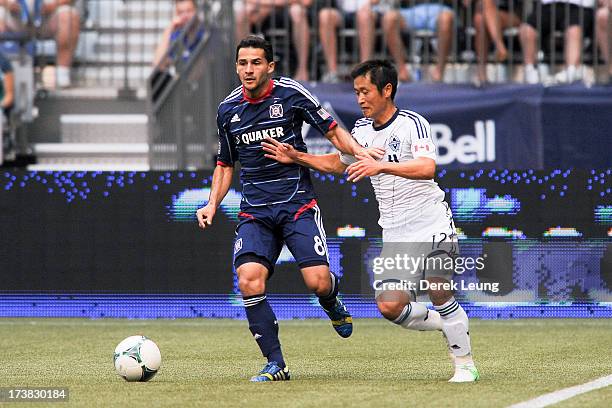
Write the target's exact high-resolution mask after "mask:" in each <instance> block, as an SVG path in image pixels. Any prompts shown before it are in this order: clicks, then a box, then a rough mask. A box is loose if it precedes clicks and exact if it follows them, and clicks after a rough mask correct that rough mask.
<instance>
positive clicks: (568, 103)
mask: <svg viewBox="0 0 612 408" xmlns="http://www.w3.org/2000/svg"><path fill="white" fill-rule="evenodd" d="M310 90H311V91H312V93H313V94H314V95H316V96H317V97H318V99H319V101H320V102H321V104H322V105H323V107H325V108H326V109H327V110H328V111H330V113H332V115H333V116H334V117H335V118H336V119H338V120H339V121H340V123H341V124H342V125H343V126H345V127H346V128H347V129H351V128H352V126H353V124H354V123H355V121H356V120H357V119H358V118H360V117H362V116H363V115H362V113H361V111H360V109H359V106H358V105H357V102H356V99H355V95H354V92H353V89H352V85H349V84H339V85H330V84H325V85H320V86H312V87H311V88H310ZM395 103H396V105H397V106H398V107H400V109H409V110H412V111H415V112H418V113H420V114H421V115H423V116H424V117H425V118H427V119H428V120H429V122H430V124H431V130H432V137H433V138H434V142H435V143H436V145H437V147H438V164H439V165H442V166H444V167H445V168H450V169H478V168H496V169H500V168H501V169H503V168H513V169H516V168H532V169H544V168H549V167H557V168H563V167H578V168H608V167H610V166H612V156H611V155H606V154H600V149H601V146H606V145H607V144H608V143H609V140H610V134H611V131H610V129H612V115H610V112H612V87H593V88H586V87H584V86H581V85H567V86H555V87H542V86H526V85H518V84H506V85H497V86H490V87H486V88H482V89H481V88H475V87H472V86H469V85H452V86H451V85H432V84H428V85H426V84H406V85H401V86H400V87H399V89H398V92H397V95H396V97H395ZM303 133H305V134H306V139H305V140H306V144H307V145H308V150H309V151H310V152H314V153H317V154H323V153H329V152H331V151H334V148H333V146H332V145H331V144H330V143H329V142H328V141H327V140H326V139H325V138H324V137H323V136H322V135H320V134H319V133H318V132H317V131H316V130H314V129H311V128H310V127H308V126H306V127H305V128H304V130H303Z"/></svg>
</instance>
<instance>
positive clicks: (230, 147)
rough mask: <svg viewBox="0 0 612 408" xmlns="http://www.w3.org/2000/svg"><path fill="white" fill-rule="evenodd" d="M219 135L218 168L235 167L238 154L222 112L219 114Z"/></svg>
mask: <svg viewBox="0 0 612 408" xmlns="http://www.w3.org/2000/svg"><path fill="white" fill-rule="evenodd" d="M217 133H218V134H219V150H218V151H217V166H230V167H231V166H233V165H234V163H235V161H236V158H237V152H236V147H235V146H234V143H233V140H232V139H231V136H230V134H229V132H228V131H227V129H226V127H225V121H224V120H223V115H222V114H221V112H218V113H217Z"/></svg>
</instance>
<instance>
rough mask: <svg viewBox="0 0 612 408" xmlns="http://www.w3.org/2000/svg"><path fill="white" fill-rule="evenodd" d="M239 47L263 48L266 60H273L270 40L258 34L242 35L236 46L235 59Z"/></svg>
mask: <svg viewBox="0 0 612 408" xmlns="http://www.w3.org/2000/svg"><path fill="white" fill-rule="evenodd" d="M241 48H261V49H262V50H264V53H265V55H266V60H267V61H268V62H272V61H274V51H273V50H272V44H270V41H267V40H266V39H264V38H262V37H260V36H258V35H249V36H246V37H244V38H243V39H242V40H241V41H240V43H239V44H238V46H237V47H236V61H238V51H240V49H241Z"/></svg>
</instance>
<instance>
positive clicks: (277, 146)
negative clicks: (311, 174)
mask: <svg viewBox="0 0 612 408" xmlns="http://www.w3.org/2000/svg"><path fill="white" fill-rule="evenodd" d="M261 147H262V148H263V150H264V152H266V154H265V155H264V157H267V158H268V159H272V160H276V161H277V162H279V163H283V164H291V163H295V162H296V159H297V154H298V152H297V150H295V148H294V147H293V146H291V145H290V144H288V143H281V142H279V141H278V140H275V139H272V138H266V139H264V141H263V142H261Z"/></svg>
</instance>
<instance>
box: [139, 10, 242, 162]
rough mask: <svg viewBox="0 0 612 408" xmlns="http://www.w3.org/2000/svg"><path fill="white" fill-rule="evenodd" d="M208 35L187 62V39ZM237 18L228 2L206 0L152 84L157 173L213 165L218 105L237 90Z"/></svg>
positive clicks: (153, 158)
mask: <svg viewBox="0 0 612 408" xmlns="http://www.w3.org/2000/svg"><path fill="white" fill-rule="evenodd" d="M198 26H203V27H204V36H203V38H202V39H201V40H200V41H199V43H198V44H197V46H196V47H195V49H194V50H193V51H191V52H190V53H189V56H188V57H187V58H185V57H184V51H185V49H186V47H187V46H186V45H185V44H186V43H185V41H184V37H185V36H188V35H189V33H190V32H192V30H193V29H196V30H197V28H198ZM232 27H233V14H232V8H231V7H230V5H229V4H228V2H226V1H219V0H217V1H214V0H208V1H205V2H204V3H203V5H202V10H201V13H200V14H199V16H196V17H195V18H194V19H193V20H192V21H191V22H190V23H189V24H188V26H187V27H185V29H184V30H183V32H182V35H181V36H180V37H179V38H178V39H177V40H176V41H175V42H174V43H173V44H172V46H171V47H170V49H169V50H168V52H167V53H166V56H165V58H163V59H162V61H161V63H160V64H159V65H158V66H157V67H156V68H155V69H154V70H153V73H152V74H151V76H150V77H149V79H148V99H149V164H150V167H151V169H153V170H175V169H203V168H213V167H214V166H215V155H216V153H217V142H218V136H217V122H216V113H217V106H218V104H219V102H220V101H221V100H223V98H225V96H227V94H228V92H229V90H230V89H231V88H232V86H233V85H234V81H235V78H234V77H235V74H234V70H233V69H229V70H228V66H229V67H232V68H233V66H234V55H233V51H234V46H233V44H234V43H233V41H234V39H233V36H232V30H231V28H232Z"/></svg>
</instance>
